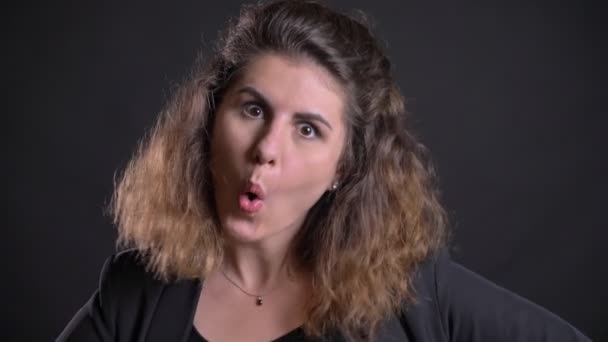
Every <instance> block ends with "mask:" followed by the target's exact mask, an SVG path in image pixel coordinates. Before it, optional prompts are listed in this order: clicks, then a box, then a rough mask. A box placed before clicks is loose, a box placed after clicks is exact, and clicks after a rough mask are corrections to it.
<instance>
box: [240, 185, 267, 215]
mask: <svg viewBox="0 0 608 342" xmlns="http://www.w3.org/2000/svg"><path fill="white" fill-rule="evenodd" d="M265 197H266V191H264V188H263V187H262V186H261V185H260V184H258V183H254V182H251V181H249V182H247V185H246V186H245V188H244V189H243V191H242V192H241V193H240V194H239V206H240V208H241V210H242V211H244V212H245V213H248V214H255V213H257V212H258V211H260V209H262V206H263V205H264V199H265Z"/></svg>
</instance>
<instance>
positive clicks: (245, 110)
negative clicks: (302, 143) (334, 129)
mask: <svg viewBox="0 0 608 342" xmlns="http://www.w3.org/2000/svg"><path fill="white" fill-rule="evenodd" d="M251 108H258V109H259V110H260V111H261V116H262V117H263V116H264V115H265V110H264V107H263V105H261V104H260V103H258V102H247V103H244V104H243V115H245V116H246V117H248V118H251V119H258V118H259V116H254V115H251V114H249V112H250V110H251ZM304 126H308V127H310V128H311V129H312V131H313V136H311V137H308V136H305V135H302V136H303V137H304V138H306V139H312V138H320V137H321V130H320V129H319V127H317V125H315V124H313V123H311V122H307V121H303V122H300V123H298V125H297V127H298V133H300V129H301V128H302V127H304Z"/></svg>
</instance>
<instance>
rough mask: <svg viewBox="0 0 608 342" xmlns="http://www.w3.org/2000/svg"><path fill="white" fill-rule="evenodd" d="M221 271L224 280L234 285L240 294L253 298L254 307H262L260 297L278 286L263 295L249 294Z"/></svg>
mask: <svg viewBox="0 0 608 342" xmlns="http://www.w3.org/2000/svg"><path fill="white" fill-rule="evenodd" d="M221 271H222V274H223V275H224V278H226V280H228V281H229V282H230V283H231V284H232V285H234V287H236V288H237V289H239V290H240V291H241V292H243V293H244V294H246V295H247V296H249V297H253V298H255V305H257V306H262V304H264V300H263V299H262V297H264V296H266V295H267V294H268V293H270V292H272V291H274V290H276V288H277V287H278V285H277V286H276V287H275V288H273V289H272V290H270V291H268V292H267V293H265V294H263V295H262V294H253V293H251V292H248V291H245V289H243V288H242V287H240V286H239V284H237V283H236V282H235V281H234V280H232V279H230V277H229V276H228V275H227V274H226V272H224V270H221Z"/></svg>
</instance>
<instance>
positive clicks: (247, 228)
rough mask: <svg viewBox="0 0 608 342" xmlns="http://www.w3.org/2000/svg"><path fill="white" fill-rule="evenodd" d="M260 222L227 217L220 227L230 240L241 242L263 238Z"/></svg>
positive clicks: (256, 240)
mask: <svg viewBox="0 0 608 342" xmlns="http://www.w3.org/2000/svg"><path fill="white" fill-rule="evenodd" d="M261 228H262V227H260V224H258V223H256V222H254V221H250V220H243V219H237V218H228V219H226V220H224V222H223V223H222V229H223V230H224V232H225V233H226V237H227V238H229V239H230V240H233V241H236V242H243V243H251V242H258V241H260V240H262V239H263V237H264V234H263V232H262V229H261Z"/></svg>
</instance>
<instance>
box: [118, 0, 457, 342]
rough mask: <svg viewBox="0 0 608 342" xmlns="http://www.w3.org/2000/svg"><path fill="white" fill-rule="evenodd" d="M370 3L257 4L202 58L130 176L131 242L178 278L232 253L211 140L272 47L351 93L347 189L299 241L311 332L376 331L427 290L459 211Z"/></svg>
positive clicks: (125, 219) (125, 210)
mask: <svg viewBox="0 0 608 342" xmlns="http://www.w3.org/2000/svg"><path fill="white" fill-rule="evenodd" d="M369 26H370V25H369V24H368V23H367V20H366V19H365V16H364V15H363V14H361V13H357V14H352V15H349V14H343V13H338V12H336V11H334V10H332V9H330V8H329V7H327V6H326V5H324V4H322V3H319V2H316V1H289V0H287V1H272V2H267V3H260V4H256V5H249V6H244V7H243V8H242V11H241V14H240V16H239V17H238V19H237V20H236V21H233V22H231V23H230V25H229V27H228V28H227V30H226V31H224V32H223V33H222V35H220V38H219V40H218V45H217V48H216V51H215V53H214V55H213V56H212V58H210V59H205V58H202V57H199V58H198V59H197V63H196V64H195V67H194V68H193V70H192V73H191V74H190V76H189V77H188V78H187V79H186V80H185V81H184V82H182V83H181V85H180V86H179V87H177V88H176V91H175V92H174V94H173V96H172V98H171V100H170V101H169V102H168V104H167V105H166V108H165V109H164V110H163V111H162V112H161V114H160V115H159V118H158V120H157V122H156V124H155V126H154V127H153V129H152V130H151V131H150V133H149V135H148V136H146V137H145V138H144V139H143V140H142V142H141V143H140V145H139V148H138V150H137V152H136V153H135V155H134V156H133V158H132V160H131V161H130V163H129V164H128V166H127V167H126V169H125V171H124V172H123V173H122V175H121V176H120V178H119V179H118V181H117V185H116V189H115V193H114V197H113V201H112V208H111V209H112V213H113V215H114V220H115V223H116V225H117V226H118V231H119V238H118V245H119V246H125V247H134V248H136V249H137V250H138V251H140V253H141V254H142V255H145V257H146V258H145V259H146V260H147V265H148V267H149V268H150V269H151V270H153V271H154V272H155V274H157V275H158V276H159V277H161V278H163V279H165V280H169V279H194V278H201V277H202V278H204V277H205V276H206V275H207V274H209V272H211V271H213V270H214V269H216V268H217V267H218V265H220V264H221V262H222V260H223V238H222V234H221V229H219V227H218V226H219V223H218V222H219V221H218V218H217V215H216V213H215V209H214V203H213V202H214V200H213V198H214V196H213V187H212V182H211V177H210V170H209V160H210V149H209V147H210V138H211V129H212V127H213V120H214V115H215V109H216V108H217V104H218V103H220V101H221V100H222V95H223V94H225V92H226V90H227V89H229V87H230V85H231V84H232V82H233V80H234V79H235V78H236V76H235V75H237V74H238V72H239V70H242V69H243V67H244V66H246V64H247V63H248V61H250V60H251V59H252V58H253V57H255V56H256V55H259V54H261V53H266V52H271V53H276V54H280V55H283V56H286V57H291V58H301V57H305V58H309V59H311V60H313V61H314V62H315V63H317V64H318V65H320V66H322V67H324V68H325V69H326V70H328V71H329V72H330V74H331V75H332V76H333V77H334V78H335V79H336V80H337V81H338V82H339V84H340V85H341V86H342V87H343V89H345V92H346V94H347V96H346V97H347V104H346V113H345V117H346V122H347V126H348V127H347V137H346V144H345V145H344V146H345V147H344V151H342V157H341V160H340V161H339V164H338V171H339V174H340V181H341V186H340V187H339V188H338V189H337V190H336V191H331V192H326V193H325V194H324V195H323V196H322V197H321V198H320V199H319V200H318V202H317V203H316V204H315V205H314V206H313V207H312V208H311V210H310V211H309V212H308V215H307V217H306V220H305V222H304V224H303V226H302V227H301V228H300V230H299V232H298V233H297V235H296V236H295V238H294V241H293V245H292V247H293V251H294V254H295V255H296V257H297V258H298V261H299V262H301V264H302V265H304V266H305V267H306V268H307V270H309V271H310V273H311V274H312V278H313V279H312V284H313V288H314V291H313V295H312V298H311V299H310V306H309V312H308V317H307V320H306V322H305V323H304V325H303V328H304V331H305V332H306V333H307V334H308V335H310V336H313V337H314V336H316V337H320V336H322V335H323V334H325V333H327V332H328V331H330V330H336V329H337V330H339V331H340V332H341V333H342V334H343V335H344V336H346V337H347V338H349V339H351V340H360V339H371V338H372V336H373V334H374V332H375V331H376V330H377V329H378V328H379V326H380V324H381V323H382V322H383V320H384V319H385V318H386V317H387V316H388V315H390V314H392V313H393V312H397V311H398V310H400V308H401V306H402V305H403V303H411V302H413V301H414V300H415V294H414V290H413V288H412V278H413V276H414V272H415V270H416V266H417V265H418V264H419V263H420V262H421V261H423V260H424V259H426V258H428V257H430V256H431V255H432V254H434V252H436V251H437V250H438V249H439V248H440V247H442V246H443V245H445V243H446V239H447V238H446V236H447V229H446V226H447V222H446V221H447V220H446V214H445V211H444V210H443V208H442V206H441V205H440V203H439V200H438V191H437V185H436V177H435V176H434V172H433V168H432V165H431V163H430V161H429V158H428V153H427V151H426V149H425V148H424V146H423V145H421V144H420V143H419V142H418V141H417V139H416V138H415V137H414V136H413V135H412V134H411V133H410V131H409V128H408V127H407V124H408V120H407V119H408V117H409V116H408V113H407V112H406V108H405V101H404V99H403V97H402V95H401V93H400V91H399V89H398V87H397V85H396V83H395V81H394V79H393V77H392V75H391V64H390V62H389V60H388V58H387V57H386V54H385V52H384V49H383V47H382V45H381V43H380V42H379V40H378V39H377V38H376V37H374V35H373V33H372V32H371V30H370V27H369Z"/></svg>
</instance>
